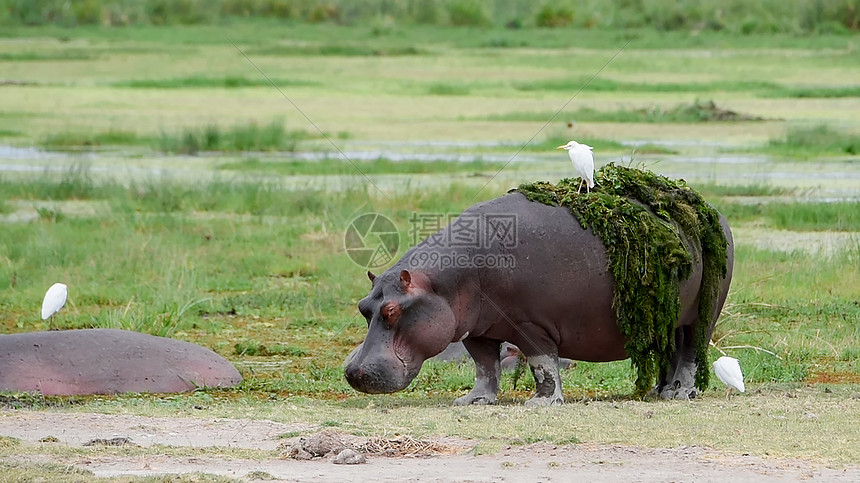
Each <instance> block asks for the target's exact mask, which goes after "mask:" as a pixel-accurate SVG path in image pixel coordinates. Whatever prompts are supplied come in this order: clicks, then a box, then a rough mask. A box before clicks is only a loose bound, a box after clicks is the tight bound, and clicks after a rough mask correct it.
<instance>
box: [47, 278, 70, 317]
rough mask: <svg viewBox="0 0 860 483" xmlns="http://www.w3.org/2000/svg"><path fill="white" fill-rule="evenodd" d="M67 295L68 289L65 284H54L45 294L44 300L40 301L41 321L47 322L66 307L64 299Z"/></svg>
mask: <svg viewBox="0 0 860 483" xmlns="http://www.w3.org/2000/svg"><path fill="white" fill-rule="evenodd" d="M68 295H69V289H68V287H66V284H63V283H55V284H54V285H51V288H49V289H48V291H47V292H45V299H44V300H42V320H47V319H48V318H50V317H51V316H52V315H54V314H56V313H57V312H59V310H60V309H61V308H63V306H64V305H66V297H67V296H68Z"/></svg>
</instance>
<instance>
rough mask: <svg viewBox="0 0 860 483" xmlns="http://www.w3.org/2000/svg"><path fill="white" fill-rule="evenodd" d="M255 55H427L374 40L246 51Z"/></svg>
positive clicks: (419, 51) (406, 46) (281, 46)
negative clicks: (368, 43)
mask: <svg viewBox="0 0 860 483" xmlns="http://www.w3.org/2000/svg"><path fill="white" fill-rule="evenodd" d="M246 53H247V54H248V55H253V56H273V57H293V56H337V57H384V56H403V55H427V54H429V52H427V51H426V50H424V49H421V48H419V47H413V46H409V45H388V44H383V43H379V42H373V43H372V44H371V45H361V44H321V45H292V46H286V45H276V46H270V47H257V48H252V49H249V50H248V52H246Z"/></svg>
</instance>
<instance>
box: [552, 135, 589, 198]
mask: <svg viewBox="0 0 860 483" xmlns="http://www.w3.org/2000/svg"><path fill="white" fill-rule="evenodd" d="M556 149H565V150H567V155H568V156H570V162H571V163H573V169H574V170H575V171H576V174H578V175H579V177H580V178H582V182H584V183H585V188H586V191H587V192H591V188H594V155H593V154H592V153H591V151H592V149H594V148H592V147H591V146H589V145H587V144H580V143H578V142H576V141H571V142H569V143H567V144H564V145H562V146H559V147H557V148H556ZM582 182H580V184H579V189H578V190H576V192H577V193H579V192H580V191H581V190H582Z"/></svg>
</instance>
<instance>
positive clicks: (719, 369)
mask: <svg viewBox="0 0 860 483" xmlns="http://www.w3.org/2000/svg"><path fill="white" fill-rule="evenodd" d="M714 374H716V375H717V378H718V379H719V380H720V381H722V382H723V384H725V385H726V386H728V387H729V389H728V391H726V397H727V398H728V397H729V394H731V392H732V389H737V390H738V391H740V392H744V374H743V373H742V372H741V365H740V363H739V362H738V360H737V359H735V358H733V357H727V356H723V357H720V358H719V359H717V360H716V361H714Z"/></svg>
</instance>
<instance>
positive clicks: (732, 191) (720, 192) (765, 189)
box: [690, 182, 796, 198]
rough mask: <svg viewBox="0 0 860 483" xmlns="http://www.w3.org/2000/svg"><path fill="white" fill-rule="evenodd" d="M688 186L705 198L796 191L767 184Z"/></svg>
mask: <svg viewBox="0 0 860 483" xmlns="http://www.w3.org/2000/svg"><path fill="white" fill-rule="evenodd" d="M690 185H691V186H692V187H693V188H695V190H696V191H698V192H699V193H701V194H702V196H704V197H705V198H714V197H718V196H729V197H732V196H784V195H790V194H793V193H794V192H795V191H796V190H795V189H793V188H787V187H784V186H774V185H772V184H768V183H752V184H726V185H723V184H716V183H713V182H709V183H690Z"/></svg>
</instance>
